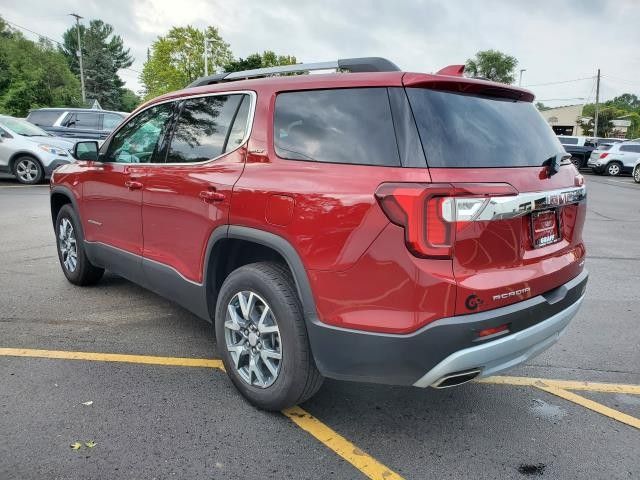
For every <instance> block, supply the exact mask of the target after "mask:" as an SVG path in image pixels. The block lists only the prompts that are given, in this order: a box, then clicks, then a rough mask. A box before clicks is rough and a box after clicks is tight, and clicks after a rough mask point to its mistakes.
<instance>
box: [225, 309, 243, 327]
mask: <svg viewBox="0 0 640 480" xmlns="http://www.w3.org/2000/svg"><path fill="white" fill-rule="evenodd" d="M227 312H229V315H228V320H226V321H225V322H224V326H225V328H228V329H229V330H233V331H235V332H237V331H239V330H240V329H241V328H242V326H241V325H240V319H239V318H238V313H237V312H236V309H235V307H234V306H233V305H231V304H229V305H227Z"/></svg>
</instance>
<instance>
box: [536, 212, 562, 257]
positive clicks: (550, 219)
mask: <svg viewBox="0 0 640 480" xmlns="http://www.w3.org/2000/svg"><path fill="white" fill-rule="evenodd" d="M560 240H561V237H560V216H559V214H558V209H556V208H550V209H548V210H541V211H539V212H533V213H532V214H531V241H532V243H533V248H542V247H546V246H547V245H552V244H554V243H557V242H559V241H560Z"/></svg>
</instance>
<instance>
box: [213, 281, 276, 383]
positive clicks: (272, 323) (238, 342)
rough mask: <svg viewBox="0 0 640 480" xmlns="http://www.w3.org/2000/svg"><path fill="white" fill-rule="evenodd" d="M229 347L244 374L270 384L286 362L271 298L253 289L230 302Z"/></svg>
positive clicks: (250, 380) (226, 331) (244, 377)
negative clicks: (270, 305)
mask: <svg viewBox="0 0 640 480" xmlns="http://www.w3.org/2000/svg"><path fill="white" fill-rule="evenodd" d="M224 337H225V344H226V347H227V351H228V352H229V354H230V356H231V360H232V362H233V366H234V367H235V369H236V371H237V372H238V374H239V376H240V378H242V380H244V381H245V382H246V383H247V384H249V385H252V386H255V387H259V388H267V387H269V386H271V385H273V383H274V382H275V381H276V379H277V378H278V374H279V373H280V366H281V365H282V342H281V341H280V330H279V328H278V323H277V321H276V318H275V316H274V314H273V311H272V310H271V308H270V307H269V305H268V304H267V302H266V301H265V300H264V299H263V298H262V297H260V296H259V295H258V294H256V293H255V292H252V291H242V292H238V293H236V294H235V295H234V296H233V297H232V298H231V300H230V301H229V303H228V304H227V313H226V317H225V321H224Z"/></svg>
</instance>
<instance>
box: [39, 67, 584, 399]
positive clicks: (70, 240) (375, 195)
mask: <svg viewBox="0 0 640 480" xmlns="http://www.w3.org/2000/svg"><path fill="white" fill-rule="evenodd" d="M329 68H334V69H336V70H339V71H340V73H333V74H317V75H316V74H312V75H303V74H300V73H304V72H309V71H311V70H316V69H329ZM292 73H295V74H294V75H291V74H292ZM279 74H285V75H279ZM287 74H288V75H287ZM254 77H255V78H254ZM265 77H267V78H265ZM533 98H534V97H533V94H532V93H531V92H529V91H527V90H523V89H519V88H515V87H512V86H509V85H501V84H496V83H491V82H487V81H482V80H477V79H471V78H465V77H463V76H462V67H461V66H451V67H447V68H445V69H443V70H441V71H440V72H438V73H437V74H434V75H427V74H421V73H405V72H401V71H398V68H397V67H396V66H395V65H394V64H392V63H391V62H389V61H387V60H384V59H380V58H365V59H348V60H339V61H337V62H324V63H319V64H308V65H305V64H303V65H293V66H287V67H274V68H267V69H259V70H253V71H245V72H236V73H228V74H218V75H213V76H210V77H206V78H203V79H200V80H198V81H197V82H195V84H193V85H190V86H189V88H187V89H185V90H181V91H179V92H174V93H170V94H167V95H164V96H162V97H160V98H157V99H155V100H152V101H150V102H148V103H147V104H145V105H143V106H141V107H140V108H139V109H138V110H137V111H136V112H134V113H133V114H132V115H131V116H130V117H129V118H128V119H127V120H126V121H125V122H124V123H123V124H122V125H120V126H119V127H118V128H117V129H116V130H115V131H114V132H113V134H111V135H110V136H109V138H108V139H107V140H106V142H105V143H104V144H103V145H102V147H101V148H100V149H99V150H98V145H97V144H96V143H95V142H82V143H78V144H77V146H76V148H75V151H74V154H75V156H76V158H77V159H78V161H77V162H74V163H72V164H69V165H65V166H62V167H60V168H59V169H57V170H56V171H55V172H54V176H53V179H52V183H51V214H52V219H53V223H54V228H55V232H56V237H57V246H58V253H59V258H60V264H61V266H62V269H63V272H64V274H65V275H66V277H67V278H68V279H69V281H70V282H72V283H74V284H77V285H89V284H93V283H96V282H97V281H98V280H99V279H100V277H101V276H102V274H103V271H104V270H105V269H107V270H110V271H111V272H114V273H116V274H118V275H121V276H123V277H125V278H127V279H129V280H131V281H133V282H136V283H138V284H140V285H143V286H144V287H146V288H148V289H150V290H152V291H154V292H156V293H158V294H160V295H162V296H165V297H168V298H170V299H173V300H174V301H175V302H177V303H179V304H180V305H182V306H184V307H185V308H187V309H188V310H190V311H191V312H193V313H195V314H196V315H198V316H199V317H202V318H203V319H206V320H209V321H212V322H213V323H214V325H215V333H216V339H217V344H218V350H219V354H220V355H221V356H222V360H223V362H224V365H225V368H226V371H227V373H228V375H229V376H230V378H231V380H232V381H233V383H234V384H235V386H236V387H237V388H238V389H239V390H240V392H242V394H243V395H244V396H245V397H247V398H248V399H249V401H251V402H252V403H253V404H254V405H256V406H258V407H261V408H265V409H272V410H275V409H281V408H284V407H287V406H290V405H294V404H296V403H298V402H302V401H304V400H305V399H307V398H309V397H310V396H312V395H313V394H314V393H315V392H316V391H317V390H318V388H319V387H320V385H321V383H322V379H323V378H324V377H330V378H336V379H343V380H357V381H366V382H379V383H386V384H396V385H414V386H416V387H427V386H433V387H440V388H441V387H449V386H454V385H458V384H461V383H464V382H466V381H469V380H471V379H473V378H476V377H483V376H487V375H492V374H494V373H496V372H499V371H501V370H504V369H507V368H510V367H513V366H514V365H517V364H519V363H521V362H523V361H525V360H527V359H529V358H531V357H533V356H534V355H537V354H539V353H540V352H541V351H543V350H544V349H546V348H547V347H549V346H550V345H551V344H553V343H554V342H555V341H556V340H557V338H558V337H559V336H560V334H561V333H562V332H563V331H564V330H565V328H566V327H567V325H568V323H569V321H570V320H571V318H572V317H573V316H574V315H575V314H576V312H577V310H578V308H579V306H580V303H581V302H582V299H583V296H584V292H585V287H586V283H587V272H586V271H585V269H584V262H585V246H584V243H583V241H582V227H583V224H584V220H585V209H586V203H585V202H586V191H585V186H584V181H583V178H582V177H581V176H580V175H579V174H578V172H577V171H576V169H575V167H574V166H573V165H572V164H571V163H570V162H569V161H568V160H567V159H566V158H565V157H566V153H565V152H564V151H563V149H562V145H561V144H560V143H559V142H558V140H557V138H556V136H555V135H554V134H553V131H552V130H551V128H550V127H549V126H548V125H547V123H546V122H545V121H544V119H543V118H542V117H541V116H540V114H539V113H538V112H537V110H536V108H535V107H534V105H533V104H532V100H533Z"/></svg>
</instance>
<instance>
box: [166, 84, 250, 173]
mask: <svg viewBox="0 0 640 480" xmlns="http://www.w3.org/2000/svg"><path fill="white" fill-rule="evenodd" d="M245 96H246V95H218V96H208V97H201V98H191V99H189V100H185V101H184V102H183V104H182V110H181V111H180V117H179V118H178V120H177V122H176V126H175V128H174V130H173V137H172V138H171V146H170V147H169V154H168V156H167V163H195V162H205V161H207V160H211V159H213V158H215V157H218V156H219V155H221V154H222V153H223V152H224V151H225V146H226V145H225V142H226V141H227V140H228V136H227V132H228V131H229V127H230V125H231V122H232V121H233V118H234V115H236V112H237V111H238V107H239V106H241V105H240V102H241V101H242V99H243V97H245ZM236 116H237V115H236Z"/></svg>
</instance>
